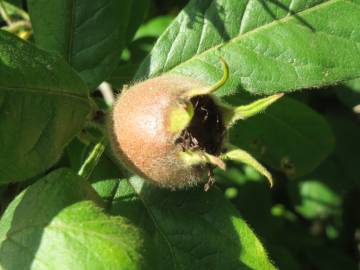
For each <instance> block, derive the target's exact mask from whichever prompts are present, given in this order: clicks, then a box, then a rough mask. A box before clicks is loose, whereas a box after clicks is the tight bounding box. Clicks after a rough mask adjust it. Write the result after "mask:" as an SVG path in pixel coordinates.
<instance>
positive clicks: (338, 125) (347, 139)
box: [327, 111, 360, 186]
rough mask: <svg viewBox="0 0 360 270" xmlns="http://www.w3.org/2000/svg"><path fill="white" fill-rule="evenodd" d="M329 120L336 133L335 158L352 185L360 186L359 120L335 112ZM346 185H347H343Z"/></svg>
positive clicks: (347, 114) (343, 113)
mask: <svg viewBox="0 0 360 270" xmlns="http://www.w3.org/2000/svg"><path fill="white" fill-rule="evenodd" d="M327 120H328V122H329V123H330V125H331V127H332V130H333V131H334V134H335V138H336V145H335V151H334V156H335V158H336V160H337V162H338V164H339V165H340V166H341V168H342V169H343V171H344V173H345V176H346V179H348V180H349V183H346V184H347V185H348V186H349V185H350V186H351V185H353V186H355V185H359V175H360V167H359V164H360V155H359V153H360V127H359V122H358V119H356V118H354V116H353V115H352V114H350V113H348V112H341V111H337V112H333V113H329V114H328V115H327ZM343 185H345V183H343Z"/></svg>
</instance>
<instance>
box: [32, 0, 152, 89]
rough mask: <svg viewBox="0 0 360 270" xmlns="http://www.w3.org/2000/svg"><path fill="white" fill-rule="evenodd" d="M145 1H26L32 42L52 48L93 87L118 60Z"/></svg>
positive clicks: (132, 32)
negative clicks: (30, 23)
mask: <svg viewBox="0 0 360 270" xmlns="http://www.w3.org/2000/svg"><path fill="white" fill-rule="evenodd" d="M148 2H149V1H148V0H142V1H134V0H124V1H118V0H92V1H87V0H80V1H73V0H66V1H64V0H56V1H51V2H50V1H47V0H30V1H29V11H30V16H31V21H32V24H33V29H34V35H35V41H36V43H37V44H38V45H39V46H41V47H42V48H45V49H47V50H51V51H55V52H57V53H59V54H61V55H62V56H64V58H65V59H66V60H67V62H68V63H70V64H71V65H72V66H73V67H74V68H75V69H76V70H77V71H78V72H79V73H80V76H81V78H82V79H83V80H84V81H85V82H86V83H87V84H88V86H89V88H91V89H93V88H95V87H97V86H98V85H99V84H100V83H101V82H102V81H103V80H105V79H106V78H107V77H108V76H109V75H110V74H111V72H112V71H113V69H114V68H115V67H116V66H117V64H118V63H119V61H120V55H121V52H122V50H123V48H124V47H125V46H126V43H127V42H128V41H130V40H131V39H132V36H133V35H134V33H135V30H136V29H137V27H138V25H139V24H141V22H142V20H143V18H144V15H145V11H146V10H147V6H148Z"/></svg>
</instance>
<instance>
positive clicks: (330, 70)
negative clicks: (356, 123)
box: [137, 0, 360, 96]
mask: <svg viewBox="0 0 360 270" xmlns="http://www.w3.org/2000/svg"><path fill="white" fill-rule="evenodd" d="M289 8H290V10H289ZM359 24H360V3H359V2H358V1H355V0H353V1H346V0H329V1H319V0H313V1H305V0H303V1H296V2H293V1H287V0H282V1H264V0H261V1H259V0H249V1H239V0H193V1H191V2H190V3H189V4H188V5H187V6H186V7H185V8H184V9H183V11H182V12H181V13H180V14H179V15H178V17H177V18H176V19H175V20H174V22H173V23H172V24H171V25H170V26H169V28H168V29H167V31H166V32H165V33H164V34H163V35H162V36H161V37H160V38H159V40H158V42H157V43H156V45H155V47H154V49H153V50H152V52H151V53H150V55H149V56H148V57H147V59H146V60H145V61H144V62H143V64H142V66H141V67H140V69H139V71H138V73H137V79H140V78H143V77H148V76H151V77H152V76H156V75H160V74H161V73H163V72H170V73H176V74H182V75H185V76H189V77H193V78H195V79H198V80H200V81H203V82H204V83H206V84H208V85H212V84H214V83H215V82H216V81H218V80H219V79H220V78H221V76H222V68H221V63H220V61H219V57H223V58H224V59H225V60H226V61H227V62H228V64H229V66H230V79H229V80H228V82H227V83H226V84H225V85H224V86H223V87H222V88H221V89H220V90H219V93H218V95H220V96H221V95H229V94H233V93H236V92H238V91H240V90H242V89H245V90H246V91H249V92H252V93H263V94H273V93H277V92H286V91H292V90H297V89H302V88H309V87H320V86H324V85H330V84H334V83H335V82H338V81H341V80H347V79H351V78H356V77H359V76H360V58H359V57H360V47H359V42H360V28H359V27H358V25H359Z"/></svg>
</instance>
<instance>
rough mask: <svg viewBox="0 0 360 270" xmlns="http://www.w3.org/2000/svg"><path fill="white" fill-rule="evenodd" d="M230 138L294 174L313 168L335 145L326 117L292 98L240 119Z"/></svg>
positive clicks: (270, 163)
mask: <svg viewBox="0 0 360 270" xmlns="http://www.w3.org/2000/svg"><path fill="white" fill-rule="evenodd" d="M230 141H231V143H233V144H236V145H237V146H240V147H241V148H244V149H246V150H248V151H250V152H251V153H253V154H254V155H255V156H257V157H258V158H259V159H260V160H262V161H264V162H265V163H266V164H268V165H269V166H271V167H273V168H275V169H278V170H281V171H283V172H284V173H286V174H287V175H288V176H291V177H296V176H300V175H304V174H306V173H309V172H311V171H312V170H314V169H315V168H316V167H317V166H318V165H319V164H320V163H321V162H322V161H323V160H324V159H325V158H326V157H327V156H328V155H329V154H330V153H331V151H332V150H333V146H334V136H333V134H332V131H331V128H330V126H329V125H328V123H327V122H326V120H325V119H324V118H323V117H322V116H321V115H319V114H318V113H316V112H315V111H313V110H312V109H310V108H309V107H307V106H306V105H304V104H302V103H300V102H298V101H296V100H293V99H290V98H284V99H282V100H280V101H279V102H277V103H276V104H274V105H272V106H271V107H270V108H268V109H267V110H266V112H265V113H263V114H260V115H257V116H255V117H252V118H250V119H248V120H245V121H241V122H239V123H238V124H237V125H236V126H234V127H233V128H232V129H231V130H230Z"/></svg>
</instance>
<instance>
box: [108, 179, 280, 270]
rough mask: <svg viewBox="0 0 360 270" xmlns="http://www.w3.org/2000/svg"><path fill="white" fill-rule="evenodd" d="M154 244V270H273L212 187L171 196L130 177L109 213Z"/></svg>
mask: <svg viewBox="0 0 360 270" xmlns="http://www.w3.org/2000/svg"><path fill="white" fill-rule="evenodd" d="M110 211H111V212H112V213H113V214H115V215H122V216H126V217H128V218H130V219H131V220H132V221H133V222H134V223H137V224H139V226H142V227H143V228H144V229H145V230H146V231H147V233H148V235H149V237H151V239H152V241H153V242H152V243H153V250H154V252H156V253H155V254H153V256H152V257H153V262H152V263H153V266H152V269H169V270H171V269H187V270H190V269H197V270H198V269H274V267H273V266H272V264H271V263H270V261H269V260H268V258H267V255H266V253H265V250H264V248H263V247H262V245H261V243H260V242H259V240H258V239H257V238H256V236H255V234H254V233H253V232H252V230H251V229H250V228H249V227H248V225H247V224H246V223H245V222H244V221H243V220H242V218H241V217H240V216H239V214H238V213H237V211H236V210H235V209H234V208H233V207H232V206H231V204H230V203H229V202H228V201H227V200H226V199H225V198H224V196H223V194H222V193H221V192H220V191H219V190H218V189H217V188H216V187H213V188H211V189H210V191H208V192H204V191H203V189H202V188H201V187H200V188H196V189H191V190H187V191H178V192H171V191H168V190H164V189H159V188H156V187H154V186H152V185H148V184H146V183H144V182H143V180H141V179H140V178H139V177H132V178H131V179H130V181H129V182H127V181H125V180H123V181H121V182H120V185H119V187H118V191H117V194H116V196H115V198H114V201H113V204H112V208H111V210H110Z"/></svg>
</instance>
